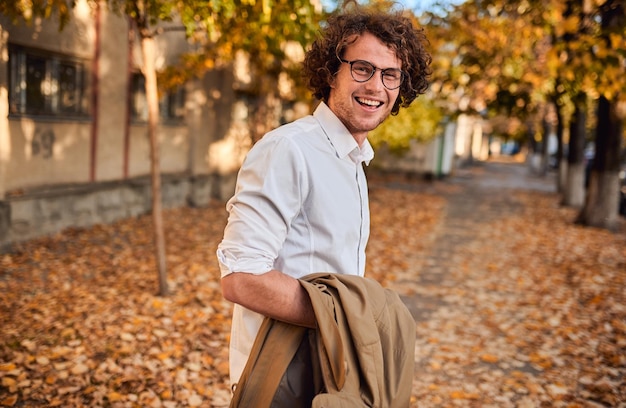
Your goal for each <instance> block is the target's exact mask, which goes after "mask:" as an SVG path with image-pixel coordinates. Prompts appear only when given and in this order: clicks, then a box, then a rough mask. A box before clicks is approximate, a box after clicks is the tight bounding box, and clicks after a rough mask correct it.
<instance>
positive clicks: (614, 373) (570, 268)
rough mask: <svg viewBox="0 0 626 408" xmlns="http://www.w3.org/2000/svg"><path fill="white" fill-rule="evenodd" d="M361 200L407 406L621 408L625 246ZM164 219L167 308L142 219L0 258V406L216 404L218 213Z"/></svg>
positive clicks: (423, 186) (491, 199) (222, 394)
mask: <svg viewBox="0 0 626 408" xmlns="http://www.w3.org/2000/svg"><path fill="white" fill-rule="evenodd" d="M481 171H483V170H481ZM480 176H481V177H482V175H480ZM389 185H393V187H394V188H389V187H388V186H389ZM371 186H372V191H371V194H370V198H371V213H372V235H371V238H370V243H369V247H368V265H367V270H368V275H369V276H371V277H374V278H375V279H377V280H378V281H380V282H382V283H383V284H384V285H387V286H390V287H393V288H394V289H396V290H398V292H399V293H400V294H401V295H402V297H403V299H404V300H406V301H407V304H408V306H409V308H410V309H411V310H412V312H414V314H415V316H416V320H417V322H418V339H417V343H416V365H417V368H416V373H415V378H414V383H413V396H412V403H411V404H412V406H414V407H452V406H463V407H520V408H526V407H528V408H530V407H541V406H546V407H548V406H550V407H587V406H616V407H619V406H624V404H626V386H625V380H624V378H626V377H625V375H626V353H625V352H624V351H625V350H626V299H625V297H624V296H625V295H624V288H625V287H626V232H624V231H623V230H622V231H621V232H619V233H609V232H606V231H602V230H597V229H591V228H583V227H580V226H577V225H575V224H573V222H572V220H573V218H574V216H575V213H574V212H573V210H570V209H564V208H561V207H559V205H558V197H556V196H555V195H554V194H544V193H536V192H528V191H515V190H509V191H505V192H500V193H502V194H500V193H498V192H492V194H493V196H485V194H486V193H485V192H484V191H479V190H477V191H475V192H474V194H471V193H468V191H466V190H464V187H463V186H462V185H457V184H452V183H446V182H441V183H439V182H435V183H430V184H428V183H421V182H419V181H410V180H408V181H407V180H401V182H397V180H384V182H382V181H381V180H376V179H373V180H372V182H371ZM455 197H456V198H455ZM454 200H457V202H456V203H455V201H454ZM458 202H461V203H462V205H461V206H459V204H458ZM164 216H165V226H166V232H167V237H166V243H167V252H168V256H167V264H168V275H169V285H170V286H171V288H172V295H171V296H170V297H167V298H161V297H158V296H155V293H156V291H157V286H158V284H157V276H156V268H155V266H154V261H153V250H152V236H151V227H150V217H149V216H142V217H138V218H132V219H127V220H124V221H121V222H117V223H115V224H112V225H99V226H95V227H93V228H88V229H70V230H67V231H64V232H63V233H60V234H57V235H56V236H54V237H50V238H43V239H38V240H32V241H29V242H26V243H23V244H19V245H16V246H15V247H14V248H12V250H11V251H9V252H7V253H4V254H1V255H0V327H2V335H1V337H0V406H3V407H12V406H13V407H17V406H52V407H54V406H59V407H61V406H62V407H66V406H72V407H99V406H109V407H155V408H159V407H163V408H174V407H225V406H228V404H229V400H230V385H229V384H228V339H229V330H230V313H231V305H230V304H228V303H227V302H225V301H224V300H223V299H222V296H221V292H220V285H219V271H218V268H217V263H216V259H215V249H216V246H217V243H218V242H219V241H220V239H221V237H222V231H223V227H224V224H225V221H226V214H225V211H224V204H223V203H212V204H211V205H210V206H209V207H208V208H206V209H191V208H183V209H175V210H167V211H165V214H164ZM441 248H444V249H445V250H444V251H442V250H441Z"/></svg>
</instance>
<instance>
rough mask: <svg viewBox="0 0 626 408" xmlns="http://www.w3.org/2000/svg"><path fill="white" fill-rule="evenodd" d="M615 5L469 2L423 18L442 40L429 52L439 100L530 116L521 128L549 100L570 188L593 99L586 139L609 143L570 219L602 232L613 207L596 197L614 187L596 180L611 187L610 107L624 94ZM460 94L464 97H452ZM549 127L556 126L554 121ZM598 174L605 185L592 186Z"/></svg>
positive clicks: (611, 1) (619, 12)
mask: <svg viewBox="0 0 626 408" xmlns="http://www.w3.org/2000/svg"><path fill="white" fill-rule="evenodd" d="M623 8H624V5H623V1H619V0H597V1H593V2H591V1H583V0H579V1H574V0H572V1H568V2H562V1H559V0H549V1H536V0H523V1H502V0H476V1H472V2H466V3H463V4H460V5H458V6H456V7H454V8H453V9H452V11H451V12H450V14H449V15H448V16H445V17H443V18H441V17H437V16H435V15H430V16H429V19H430V20H429V26H430V27H431V28H432V33H434V35H433V34H432V33H431V38H432V37H435V38H436V41H441V42H442V44H441V45H440V46H439V47H437V49H438V50H439V51H440V54H443V55H441V56H440V58H438V60H439V68H440V69H439V70H436V71H435V72H437V73H438V82H439V88H440V90H441V95H442V96H443V97H444V98H445V99H446V100H447V101H448V103H447V104H444V105H443V106H447V107H448V108H451V109H459V108H463V107H464V105H466V106H468V108H469V109H470V110H474V111H477V112H478V111H480V109H481V108H485V109H486V111H487V113H488V116H489V117H491V118H493V117H494V116H497V115H507V116H513V117H517V118H520V119H522V121H524V122H526V121H527V120H526V119H533V118H534V117H535V118H536V119H534V120H528V122H529V123H534V125H533V126H532V127H529V129H532V128H534V129H541V128H542V126H541V125H538V123H539V122H541V121H542V119H543V118H545V117H544V116H539V117H537V113H539V112H541V111H542V110H543V109H540V108H541V107H542V106H544V105H545V104H547V103H554V104H555V106H556V107H557V109H558V111H557V115H556V117H557V118H559V119H560V120H563V121H567V122H568V123H569V124H570V127H569V128H570V130H571V131H573V132H572V134H571V135H570V157H569V161H570V164H572V166H571V167H570V169H569V170H568V174H569V172H570V171H571V172H572V176H571V177H570V176H568V179H569V182H570V183H574V184H576V186H574V187H575V188H579V189H578V190H577V191H578V192H579V191H580V188H582V180H581V179H582V178H583V177H581V176H580V175H581V174H583V173H582V171H581V169H582V165H581V164H580V163H581V161H582V149H581V147H580V146H581V143H583V142H584V137H585V134H586V132H585V130H586V128H587V127H588V125H587V122H591V123H593V121H587V120H586V117H587V116H586V115H587V110H588V107H589V106H595V105H596V104H597V106H598V107H599V110H598V128H597V131H596V139H597V140H596V145H599V146H600V148H605V146H609V147H606V148H605V149H608V150H610V151H611V152H612V153H610V157H605V158H604V159H600V162H601V163H604V162H607V163H608V164H601V163H596V162H595V161H594V168H595V169H596V173H598V175H595V176H592V178H594V179H596V181H595V182H594V183H595V187H594V185H592V186H591V191H590V192H591V194H588V195H587V204H586V210H585V211H584V212H583V213H582V214H581V217H580V220H581V222H584V223H586V224H588V225H596V226H600V224H603V225H605V227H608V228H612V227H611V226H610V225H609V224H611V221H607V220H614V219H615V218H616V216H613V214H617V211H614V210H613V204H611V206H610V207H608V206H605V205H604V204H599V203H604V202H606V201H605V200H608V201H610V202H613V201H615V203H617V200H616V199H615V200H614V197H612V196H613V195H614V194H617V191H618V190H617V188H613V187H610V186H608V185H607V186H606V188H604V187H602V186H604V184H606V183H609V184H614V182H613V181H611V180H613V179H614V178H615V177H616V176H615V175H616V174H617V172H616V168H617V165H618V162H617V159H616V158H617V157H618V155H619V144H617V143H616V142H615V140H616V139H617V140H619V139H620V137H621V136H618V134H620V135H621V132H622V131H621V130H619V129H621V128H622V127H623V125H622V123H623V118H622V117H620V115H619V109H618V106H619V103H620V100H623V99H624V98H625V94H626V77H625V76H624V69H625V67H626V55H625V50H626V35H625V30H624V22H623V20H624V18H623ZM609 21H610V22H609ZM436 61H437V59H436ZM464 99H465V100H469V101H470V102H469V103H466V104H461V103H459V102H462V101H463V100H464ZM545 128H546V129H547V128H548V127H547V126H546V127H545ZM557 128H560V129H564V128H565V126H564V124H558V123H557ZM544 133H545V131H544ZM558 133H560V132H558ZM544 137H545V135H544ZM532 140H533V141H534V140H535V139H534V138H533V139H532ZM538 140H539V138H537V141H538ZM544 146H545V143H544ZM608 150H607V151H608ZM600 173H602V174H603V175H599V174H600ZM609 173H610V174H609ZM604 177H606V178H607V181H606V182H604V181H602V182H600V181H599V180H602V179H603V178H604ZM578 185H581V187H578ZM570 187H571V186H570ZM579 196H580V194H579ZM594 196H595V197H596V198H595V199H593V198H592V197H594ZM589 200H592V201H589ZM607 211H608V212H610V214H609V213H607ZM592 219H595V221H593V220H592ZM583 220H587V221H583ZM600 220H604V221H602V222H600ZM613 222H614V221H613Z"/></svg>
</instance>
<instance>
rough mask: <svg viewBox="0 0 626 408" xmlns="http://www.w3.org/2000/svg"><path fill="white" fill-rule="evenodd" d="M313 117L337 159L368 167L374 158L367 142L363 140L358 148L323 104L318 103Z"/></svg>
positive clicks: (352, 138) (350, 135) (342, 125)
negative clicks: (363, 164)
mask: <svg viewBox="0 0 626 408" xmlns="http://www.w3.org/2000/svg"><path fill="white" fill-rule="evenodd" d="M313 116H314V117H315V118H316V119H317V121H318V122H319V124H320V126H321V127H322V129H323V130H324V133H326V136H327V137H328V140H329V141H330V143H331V144H332V145H333V147H334V148H335V152H336V153H337V156H338V157H340V158H342V159H343V158H345V157H349V158H350V160H352V161H353V162H354V163H360V162H365V164H366V165H369V163H370V161H371V160H372V159H373V158H374V149H373V148H372V145H371V144H370V142H369V140H367V139H365V141H364V142H363V145H362V146H361V147H360V148H359V145H358V144H357V142H356V140H354V137H352V134H350V132H349V131H348V129H346V127H345V125H344V124H343V123H342V122H341V121H340V120H339V118H338V117H337V116H336V115H335V114H334V113H333V111H331V110H330V108H329V107H328V105H326V103H324V102H320V104H319V105H318V107H317V108H316V109H315V112H313Z"/></svg>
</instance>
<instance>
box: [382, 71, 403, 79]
mask: <svg viewBox="0 0 626 408" xmlns="http://www.w3.org/2000/svg"><path fill="white" fill-rule="evenodd" d="M383 75H384V76H385V78H388V79H391V80H394V81H399V80H400V78H402V72H400V71H399V70H397V69H386V70H385V71H384V72H383Z"/></svg>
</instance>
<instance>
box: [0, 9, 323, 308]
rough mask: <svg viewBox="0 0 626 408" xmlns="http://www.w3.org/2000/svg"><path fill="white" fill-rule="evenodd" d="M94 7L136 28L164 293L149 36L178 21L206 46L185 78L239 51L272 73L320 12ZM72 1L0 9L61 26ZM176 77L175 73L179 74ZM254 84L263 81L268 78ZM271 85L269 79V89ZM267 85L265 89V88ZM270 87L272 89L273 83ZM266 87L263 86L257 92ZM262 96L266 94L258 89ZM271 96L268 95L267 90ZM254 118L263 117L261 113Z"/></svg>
mask: <svg viewBox="0 0 626 408" xmlns="http://www.w3.org/2000/svg"><path fill="white" fill-rule="evenodd" d="M86 1H89V2H90V4H91V5H92V7H93V9H94V10H97V8H99V7H108V8H109V9H110V10H111V11H113V12H114V13H117V14H119V15H123V16H127V17H128V18H129V19H130V20H131V21H132V24H133V25H134V26H135V28H136V29H137V32H138V33H139V37H140V43H141V50H142V57H143V58H142V63H143V67H142V71H143V74H144V77H145V80H146V81H145V86H146V98H147V103H148V137H149V140H150V159H151V171H150V172H151V187H152V220H153V227H154V231H153V232H154V233H153V235H154V246H155V258H156V264H157V268H158V277H159V294H160V295H162V296H166V295H168V293H169V288H168V285H167V267H166V262H165V261H166V258H165V246H166V245H165V235H164V228H163V218H162V208H161V175H160V164H159V149H158V141H157V125H158V120H159V119H158V118H159V106H158V84H157V73H156V69H155V64H154V51H155V43H154V37H155V36H156V35H158V33H159V32H160V30H161V26H160V25H159V24H160V23H162V22H172V21H175V20H176V21H179V22H180V27H179V28H180V29H181V30H183V29H184V31H185V33H186V34H187V36H188V37H189V38H192V37H193V38H194V39H195V40H196V41H199V42H200V43H202V44H204V47H203V48H202V51H203V52H202V53H198V54H195V55H194V56H188V58H187V59H188V61H192V66H193V67H194V69H193V70H191V71H190V74H191V75H201V74H203V73H204V72H205V71H206V70H207V69H210V68H212V67H213V66H215V63H216V61H218V60H222V61H229V60H230V59H231V58H232V56H234V55H235V54H236V53H237V51H240V50H241V51H244V52H246V53H247V54H248V55H249V56H250V61H251V63H252V66H253V69H255V70H256V71H257V76H258V77H261V78H263V76H264V75H266V74H267V75H269V76H271V77H273V78H277V77H278V76H279V75H280V73H281V72H283V71H289V70H290V69H293V67H292V66H290V65H289V63H288V61H287V62H286V60H287V59H286V58H284V56H285V49H284V46H285V44H288V43H289V42H290V41H296V42H297V43H298V44H299V45H300V46H301V47H302V48H303V47H304V45H305V44H306V42H307V41H310V39H311V38H312V36H313V32H314V29H313V25H314V23H315V22H317V16H318V14H319V12H317V11H316V9H315V7H314V6H313V4H312V3H311V2H310V1H309V0H262V1H259V2H257V1H254V0H227V1H222V2H211V1H206V0H188V1H178V0H102V1H98V0H86ZM74 5H75V0H72V1H71V2H69V3H68V2H67V1H65V0H33V1H30V2H1V3H0V12H2V13H3V14H5V15H8V16H10V17H11V18H12V19H13V20H14V21H26V22H27V23H28V22H30V21H32V20H33V19H34V18H37V17H42V18H52V17H54V16H56V18H57V19H58V22H59V29H60V30H62V29H63V28H64V26H65V24H66V23H67V22H68V21H69V20H70V19H71V17H72V8H73V7H74ZM179 79H180V78H179ZM257 83H260V84H263V86H268V84H267V81H266V80H265V81H264V80H261V81H257ZM272 85H275V84H271V85H270V86H272ZM268 89H269V88H268ZM272 89H274V90H275V89H276V87H275V86H274V88H272ZM263 90H266V89H263ZM259 93H260V94H264V93H263V92H262V91H259ZM269 94H270V93H269V92H268V95H269ZM258 116H263V115H261V114H259V115H258Z"/></svg>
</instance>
